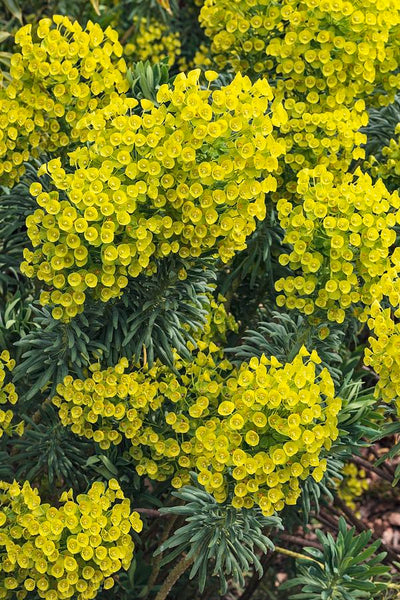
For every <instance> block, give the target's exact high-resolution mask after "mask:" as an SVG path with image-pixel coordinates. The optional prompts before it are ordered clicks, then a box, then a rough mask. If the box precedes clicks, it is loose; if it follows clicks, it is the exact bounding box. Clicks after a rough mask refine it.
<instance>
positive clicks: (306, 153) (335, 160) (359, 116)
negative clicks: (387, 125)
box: [278, 98, 368, 192]
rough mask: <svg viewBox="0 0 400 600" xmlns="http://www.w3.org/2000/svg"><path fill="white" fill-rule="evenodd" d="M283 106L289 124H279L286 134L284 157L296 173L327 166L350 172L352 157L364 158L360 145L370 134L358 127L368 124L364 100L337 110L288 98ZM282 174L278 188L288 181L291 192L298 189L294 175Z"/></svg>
mask: <svg viewBox="0 0 400 600" xmlns="http://www.w3.org/2000/svg"><path fill="white" fill-rule="evenodd" d="M283 105H284V107H285V110H286V112H287V114H288V121H287V123H285V124H283V125H282V126H281V127H280V132H281V134H282V135H284V136H285V142H286V154H285V156H284V160H285V163H286V165H288V166H289V167H290V169H291V170H292V171H294V172H295V173H297V172H298V171H300V170H301V169H304V168H314V167H315V166H317V165H318V164H321V165H324V166H326V167H327V168H329V170H331V171H337V172H346V171H348V169H349V167H350V165H351V162H352V160H353V159H355V160H357V159H359V158H364V156H365V150H364V148H361V144H364V143H365V142H366V141H367V136H366V135H365V134H363V133H361V132H360V131H359V130H360V128H361V127H365V126H366V125H367V123H368V114H367V112H366V111H365V103H364V101H363V100H358V101H356V102H355V103H354V105H353V106H351V107H347V106H343V105H342V106H341V107H338V108H337V109H335V110H329V109H323V110H322V109H320V108H318V109H317V110H316V108H315V107H314V106H312V105H310V104H308V103H306V102H302V101H296V100H295V99H294V98H287V99H286V100H285V101H284V102H283ZM286 179H288V183H286V182H285V181H284V179H283V178H282V177H281V178H280V179H279V180H278V188H279V187H281V186H282V185H283V183H286V189H287V190H288V191H289V192H293V191H295V188H296V182H295V178H293V177H287V176H286Z"/></svg>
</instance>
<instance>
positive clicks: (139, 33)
mask: <svg viewBox="0 0 400 600" xmlns="http://www.w3.org/2000/svg"><path fill="white" fill-rule="evenodd" d="M133 23H134V24H135V25H136V27H135V30H134V31H133V33H132V37H133V40H132V41H130V40H129V39H128V41H127V43H126V45H125V46H124V54H125V56H126V57H129V59H130V60H134V61H139V60H141V61H143V62H144V61H146V60H148V61H150V62H151V63H153V64H154V63H158V62H160V61H161V60H163V59H165V58H168V65H169V66H170V67H172V66H173V65H174V64H175V63H176V62H177V60H178V57H179V56H180V54H181V40H180V37H179V33H178V32H177V31H171V29H170V28H169V27H168V25H167V24H166V23H162V22H161V21H158V20H157V19H156V18H154V17H152V18H150V19H143V18H142V19H139V18H138V17H137V16H135V17H134V18H133Z"/></svg>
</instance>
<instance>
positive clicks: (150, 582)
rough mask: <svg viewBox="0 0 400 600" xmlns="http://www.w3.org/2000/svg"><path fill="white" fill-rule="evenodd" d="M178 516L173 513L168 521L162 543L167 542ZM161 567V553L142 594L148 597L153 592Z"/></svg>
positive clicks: (156, 558) (154, 563) (155, 561)
mask: <svg viewBox="0 0 400 600" xmlns="http://www.w3.org/2000/svg"><path fill="white" fill-rule="evenodd" d="M177 518H178V515H172V518H171V519H170V520H169V522H168V523H167V525H166V527H165V529H164V531H163V534H162V536H161V539H160V544H162V543H163V542H165V540H166V539H168V537H169V534H170V533H171V530H172V528H173V526H174V524H175V522H176V520H177ZM160 568H161V554H158V555H157V556H156V557H155V558H154V562H153V568H152V571H151V574H150V577H149V580H148V582H147V586H146V588H145V591H144V594H142V595H145V597H146V598H148V596H149V594H150V593H151V590H152V588H153V585H154V584H155V582H156V580H157V577H158V574H159V572H160Z"/></svg>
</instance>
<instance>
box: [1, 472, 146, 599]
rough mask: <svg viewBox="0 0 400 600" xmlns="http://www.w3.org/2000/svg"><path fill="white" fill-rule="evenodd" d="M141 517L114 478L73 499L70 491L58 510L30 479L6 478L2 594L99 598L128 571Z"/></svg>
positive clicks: (2, 486)
mask: <svg viewBox="0 0 400 600" xmlns="http://www.w3.org/2000/svg"><path fill="white" fill-rule="evenodd" d="M132 529H133V530H134V531H137V532H140V531H141V529H142V522H141V520H140V518H139V515H138V513H136V512H132V511H131V508H130V502H129V500H128V499H126V498H125V497H124V494H123V492H122V491H121V488H120V486H119V484H118V482H117V481H116V480H115V479H111V480H110V481H109V482H108V485H107V486H105V485H104V484H103V483H100V482H97V483H94V484H93V485H92V486H91V488H90V489H89V491H88V492H87V493H86V494H79V495H78V496H77V497H76V499H74V497H73V494H72V490H70V491H69V492H64V493H63V494H62V496H61V498H60V500H59V503H58V507H55V506H51V505H50V504H47V503H43V502H42V501H41V499H40V496H39V494H38V491H37V490H36V489H34V488H32V487H31V486H30V484H29V483H28V482H25V483H24V484H23V485H22V486H21V485H19V484H18V483H17V482H16V481H14V482H13V483H12V484H11V483H6V482H4V481H1V482H0V598H2V599H6V600H15V599H17V600H21V599H23V598H25V597H26V596H27V594H28V592H31V591H33V590H35V591H36V592H37V594H38V596H39V598H44V599H45V600H58V599H64V598H74V599H76V600H86V599H90V598H95V596H96V595H97V592H98V590H99V589H100V587H103V589H109V588H111V587H112V586H113V585H114V579H113V577H112V575H113V574H114V573H116V572H117V571H119V570H120V569H121V568H123V569H127V568H128V567H129V565H130V563H131V561H132V557H133V550H134V543H133V540H132V536H131V530H132Z"/></svg>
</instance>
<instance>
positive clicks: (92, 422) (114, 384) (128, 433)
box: [53, 358, 161, 450]
mask: <svg viewBox="0 0 400 600" xmlns="http://www.w3.org/2000/svg"><path fill="white" fill-rule="evenodd" d="M128 366H129V362H128V360H127V359H126V358H122V359H121V360H120V361H119V363H118V364H117V365H116V366H115V367H109V368H108V369H107V370H106V371H100V369H99V365H92V366H91V367H90V369H91V371H92V375H91V377H89V378H88V379H86V380H81V379H73V378H72V377H71V376H67V377H66V378H65V379H64V382H63V383H60V384H58V386H57V393H58V394H59V396H55V397H54V398H53V403H54V404H55V405H56V406H57V407H58V408H59V416H60V419H61V422H62V424H63V425H64V426H67V425H69V426H71V430H72V431H73V432H74V433H76V434H77V435H80V436H83V437H86V438H88V439H93V440H94V441H95V442H97V443H98V444H99V446H100V447H101V448H102V449H103V450H106V449H107V448H109V447H110V445H111V444H114V445H116V444H119V443H120V442H121V440H122V436H124V437H125V438H127V439H133V438H135V437H137V436H138V434H139V432H140V430H141V428H142V427H143V422H144V418H145V416H146V414H147V413H148V412H149V411H150V410H152V411H156V410H157V409H158V408H159V407H160V402H161V400H160V398H159V397H158V384H157V382H156V377H155V375H156V373H157V369H155V368H153V369H151V370H150V372H149V373H148V372H146V371H145V372H141V371H134V372H132V373H125V370H126V369H127V368H128Z"/></svg>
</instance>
